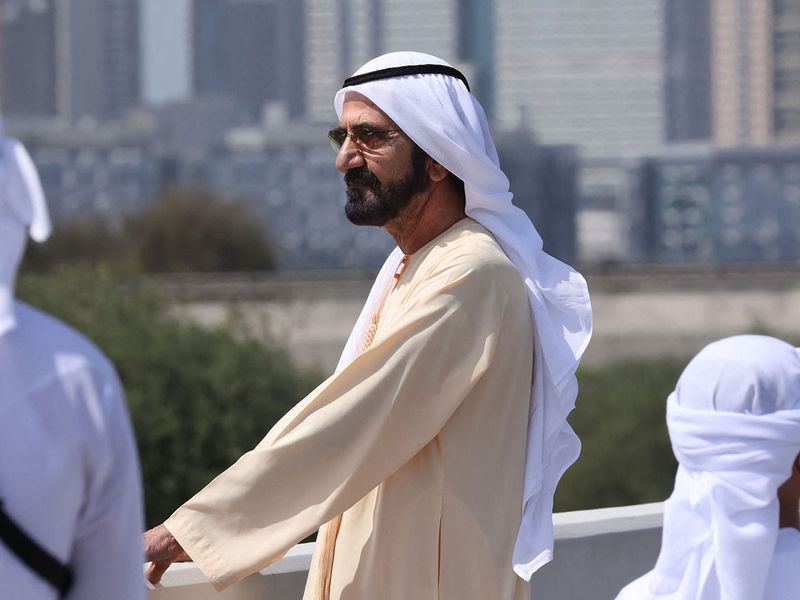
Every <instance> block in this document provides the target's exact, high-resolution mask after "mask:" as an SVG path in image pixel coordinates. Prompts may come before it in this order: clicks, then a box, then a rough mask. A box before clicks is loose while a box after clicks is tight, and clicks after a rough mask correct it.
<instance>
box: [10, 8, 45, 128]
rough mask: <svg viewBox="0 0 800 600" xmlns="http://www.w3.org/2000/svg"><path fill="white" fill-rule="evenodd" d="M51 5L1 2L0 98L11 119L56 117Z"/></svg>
mask: <svg viewBox="0 0 800 600" xmlns="http://www.w3.org/2000/svg"><path fill="white" fill-rule="evenodd" d="M55 69H56V54H55V9H54V7H53V1H52V0H49V1H45V0H4V2H3V5H2V7H0V77H2V85H0V94H2V96H1V98H2V109H3V111H4V112H6V113H8V114H12V115H25V116H52V115H54V114H55V113H56V87H55V81H56V75H55Z"/></svg>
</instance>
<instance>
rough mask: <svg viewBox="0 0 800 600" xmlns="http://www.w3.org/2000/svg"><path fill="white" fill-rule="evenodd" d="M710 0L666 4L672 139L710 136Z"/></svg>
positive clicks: (666, 86) (668, 124) (666, 82)
mask: <svg viewBox="0 0 800 600" xmlns="http://www.w3.org/2000/svg"><path fill="white" fill-rule="evenodd" d="M710 20H711V1H710V0H666V2H665V3H664V102H665V110H666V123H665V127H666V131H665V134H666V139H667V141H669V142H680V141H688V140H709V139H711V39H710V35H709V32H710V30H711V22H710Z"/></svg>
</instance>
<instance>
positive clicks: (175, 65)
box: [140, 0, 191, 104]
mask: <svg viewBox="0 0 800 600" xmlns="http://www.w3.org/2000/svg"><path fill="white" fill-rule="evenodd" d="M140 6H141V10H142V13H141V27H142V31H141V40H142V49H141V52H142V95H143V97H144V101H145V102H147V103H148V104H154V103H161V102H166V101H170V100H180V99H184V98H187V97H188V96H189V93H190V89H189V86H190V72H191V60H190V57H191V52H190V37H189V27H190V19H191V13H190V11H191V7H190V2H189V0H142V3H141V5H140Z"/></svg>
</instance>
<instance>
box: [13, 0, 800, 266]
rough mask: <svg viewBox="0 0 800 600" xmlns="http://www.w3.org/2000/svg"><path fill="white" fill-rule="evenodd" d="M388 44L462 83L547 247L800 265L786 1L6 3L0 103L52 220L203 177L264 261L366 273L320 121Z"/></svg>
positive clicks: (381, 248)
mask: <svg viewBox="0 0 800 600" xmlns="http://www.w3.org/2000/svg"><path fill="white" fill-rule="evenodd" d="M405 49H415V50H420V51H424V52H430V53H432V54H436V55H439V56H441V57H443V58H445V59H447V60H449V61H450V62H452V63H454V64H455V65H456V66H458V67H459V68H461V69H462V70H464V72H465V73H466V74H467V76H468V78H469V79H470V81H471V82H472V87H473V92H474V93H475V95H476V96H477V97H478V98H479V100H481V102H482V103H483V105H484V107H485V109H486V112H487V114H488V116H489V117H490V120H491V121H492V124H493V128H494V131H495V134H496V141H497V145H498V150H499V153H500V155H501V159H502V164H503V166H504V168H505V169H506V171H507V173H508V174H509V178H510V180H511V184H512V191H514V193H515V197H516V202H517V203H518V204H519V205H520V206H521V207H522V208H523V209H524V210H526V211H527V212H528V213H529V214H530V215H531V216H532V218H533V220H534V222H535V223H536V224H537V227H538V228H539V230H540V231H541V233H542V237H543V238H544V240H545V247H546V249H548V250H549V251H550V252H551V253H553V254H555V255H556V256H558V257H560V258H563V259H566V260H570V261H574V260H577V261H581V262H584V263H603V264H609V263H621V264H628V263H641V262H645V263H650V262H657V263H678V264H683V263H693V264H694V263H714V264H717V263H725V264H727V263H733V262H749V261H757V260H760V261H797V260H800V3H798V2H797V0H609V1H607V2H602V3H598V2H591V1H590V0H537V1H533V0H442V1H439V2H431V1H430V0H302V1H301V0H58V1H56V0H3V3H2V5H0V93H2V110H3V113H4V116H5V122H6V123H5V126H6V128H7V129H8V131H9V132H10V133H11V134H13V135H16V136H18V137H20V138H22V139H23V140H24V141H25V142H26V144H28V146H29V147H30V148H31V151H32V154H33V157H34V160H35V162H36V163H37V165H38V166H39V168H40V171H41V174H42V179H43V181H44V184H45V188H46V192H47V194H48V198H49V201H50V204H51V207H52V211H53V213H54V215H55V216H56V217H57V218H59V219H62V220H70V219H77V218H81V217H84V216H86V215H89V214H103V215H106V216H108V217H109V218H110V219H112V220H114V219H118V218H120V217H121V216H122V215H124V214H126V213H128V212H130V211H132V210H135V209H136V208H137V207H141V206H143V205H146V204H147V203H149V202H152V200H153V198H154V197H155V196H156V195H157V193H158V192H159V190H161V189H163V188H165V187H167V186H170V185H190V186H195V187H205V188H207V189H209V190H212V191H215V192H218V193H220V194H223V195H224V196H226V197H228V198H230V199H231V201H236V202H244V203H246V204H248V205H249V206H251V207H252V209H253V211H254V212H255V213H256V214H257V215H258V217H259V219H260V221H261V223H262V225H263V227H264V229H265V231H267V232H269V234H270V237H271V239H272V241H273V243H274V244H275V246H276V250H277V252H278V259H279V264H280V265H281V266H282V267H284V268H321V267H325V268H330V267H374V266H376V265H378V264H380V262H381V261H382V258H383V256H384V255H385V252H386V250H387V249H388V248H389V247H390V246H391V243H390V242H391V240H390V239H389V238H388V237H387V236H386V235H385V234H383V233H382V232H380V231H377V230H376V231H373V230H367V229H357V230H356V229H354V228H353V227H352V226H350V225H349V224H348V223H347V222H346V220H345V218H344V216H343V214H342V204H343V194H344V190H343V185H342V182H341V176H340V174H338V173H337V172H336V170H335V168H334V165H333V156H332V154H331V153H330V151H329V150H328V145H327V140H326V139H325V133H326V131H327V129H328V128H329V126H330V125H331V124H332V123H334V122H335V120H336V117H335V114H334V111H333V108H332V98H333V95H334V93H335V92H336V90H337V89H338V88H339V85H340V83H341V81H342V80H343V79H344V78H345V77H347V76H349V75H350V74H352V72H353V71H354V70H355V69H357V68H358V67H359V66H360V65H361V64H363V63H364V62H365V61H366V60H368V59H369V58H371V57H373V56H375V55H377V54H380V53H383V52H389V51H394V50H405Z"/></svg>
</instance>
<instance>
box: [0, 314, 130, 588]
mask: <svg viewBox="0 0 800 600" xmlns="http://www.w3.org/2000/svg"><path fill="white" fill-rule="evenodd" d="M14 312H15V313H16V321H17V326H16V328H14V329H12V330H10V331H8V332H6V333H5V334H4V335H0V498H2V499H3V503H4V508H5V510H6V512H7V513H8V514H9V516H10V517H11V518H12V519H13V520H14V521H15V522H16V523H17V524H18V525H19V526H20V527H22V529H23V530H25V531H26V532H27V533H28V534H29V535H30V536H31V537H33V538H34V539H35V540H36V541H37V542H38V543H39V544H41V545H42V546H44V547H45V548H46V549H47V550H48V551H49V552H50V553H51V554H53V555H55V556H56V557H58V558H59V559H60V560H62V561H65V562H68V563H69V564H70V565H71V567H72V569H73V572H74V583H73V585H72V589H71V590H70V592H69V594H68V595H67V596H66V597H67V598H69V599H72V600H78V599H80V600H109V599H112V598H113V599H115V600H143V599H144V598H145V587H144V581H143V578H142V561H143V552H142V545H141V544H142V542H141V533H142V530H143V521H142V492H141V481H140V475H139V464H138V460H137V455H136V446H135V442H134V438H133V434H132V431H131V426H130V421H129V419H128V415H127V412H126V409H125V404H124V400H123V392H122V388H121V386H120V383H119V380H118V378H117V375H116V373H115V371H114V368H113V367H112V365H111V363H110V362H109V361H108V359H107V358H105V356H103V354H102V353H101V352H100V351H99V350H98V349H97V348H96V347H95V346H94V345H92V344H91V343H90V342H89V341H88V340H86V339H85V338H84V337H82V336H81V335H79V334H78V333H76V332H75V331H73V330H71V329H70V328H68V327H67V326H65V325H64V324H62V323H60V322H59V321H57V320H55V319H53V318H52V317H49V316H48V315H45V314H43V313H41V312H39V311H37V310H35V309H33V308H32V307H30V306H28V305H25V304H23V303H20V302H16V303H15V306H14ZM0 598H9V599H10V598H15V599H16V598H19V599H25V600H52V599H55V598H57V592H56V591H55V589H54V588H52V587H51V586H50V585H49V584H48V583H46V582H45V581H44V580H42V579H40V577H39V576H38V575H37V574H35V573H34V572H33V571H31V570H30V569H29V568H28V567H27V566H26V565H24V564H22V563H21V562H20V561H19V560H18V559H17V557H16V556H15V555H13V554H12V553H11V552H10V551H9V550H8V548H6V546H5V545H4V544H2V543H1V542H0Z"/></svg>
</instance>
